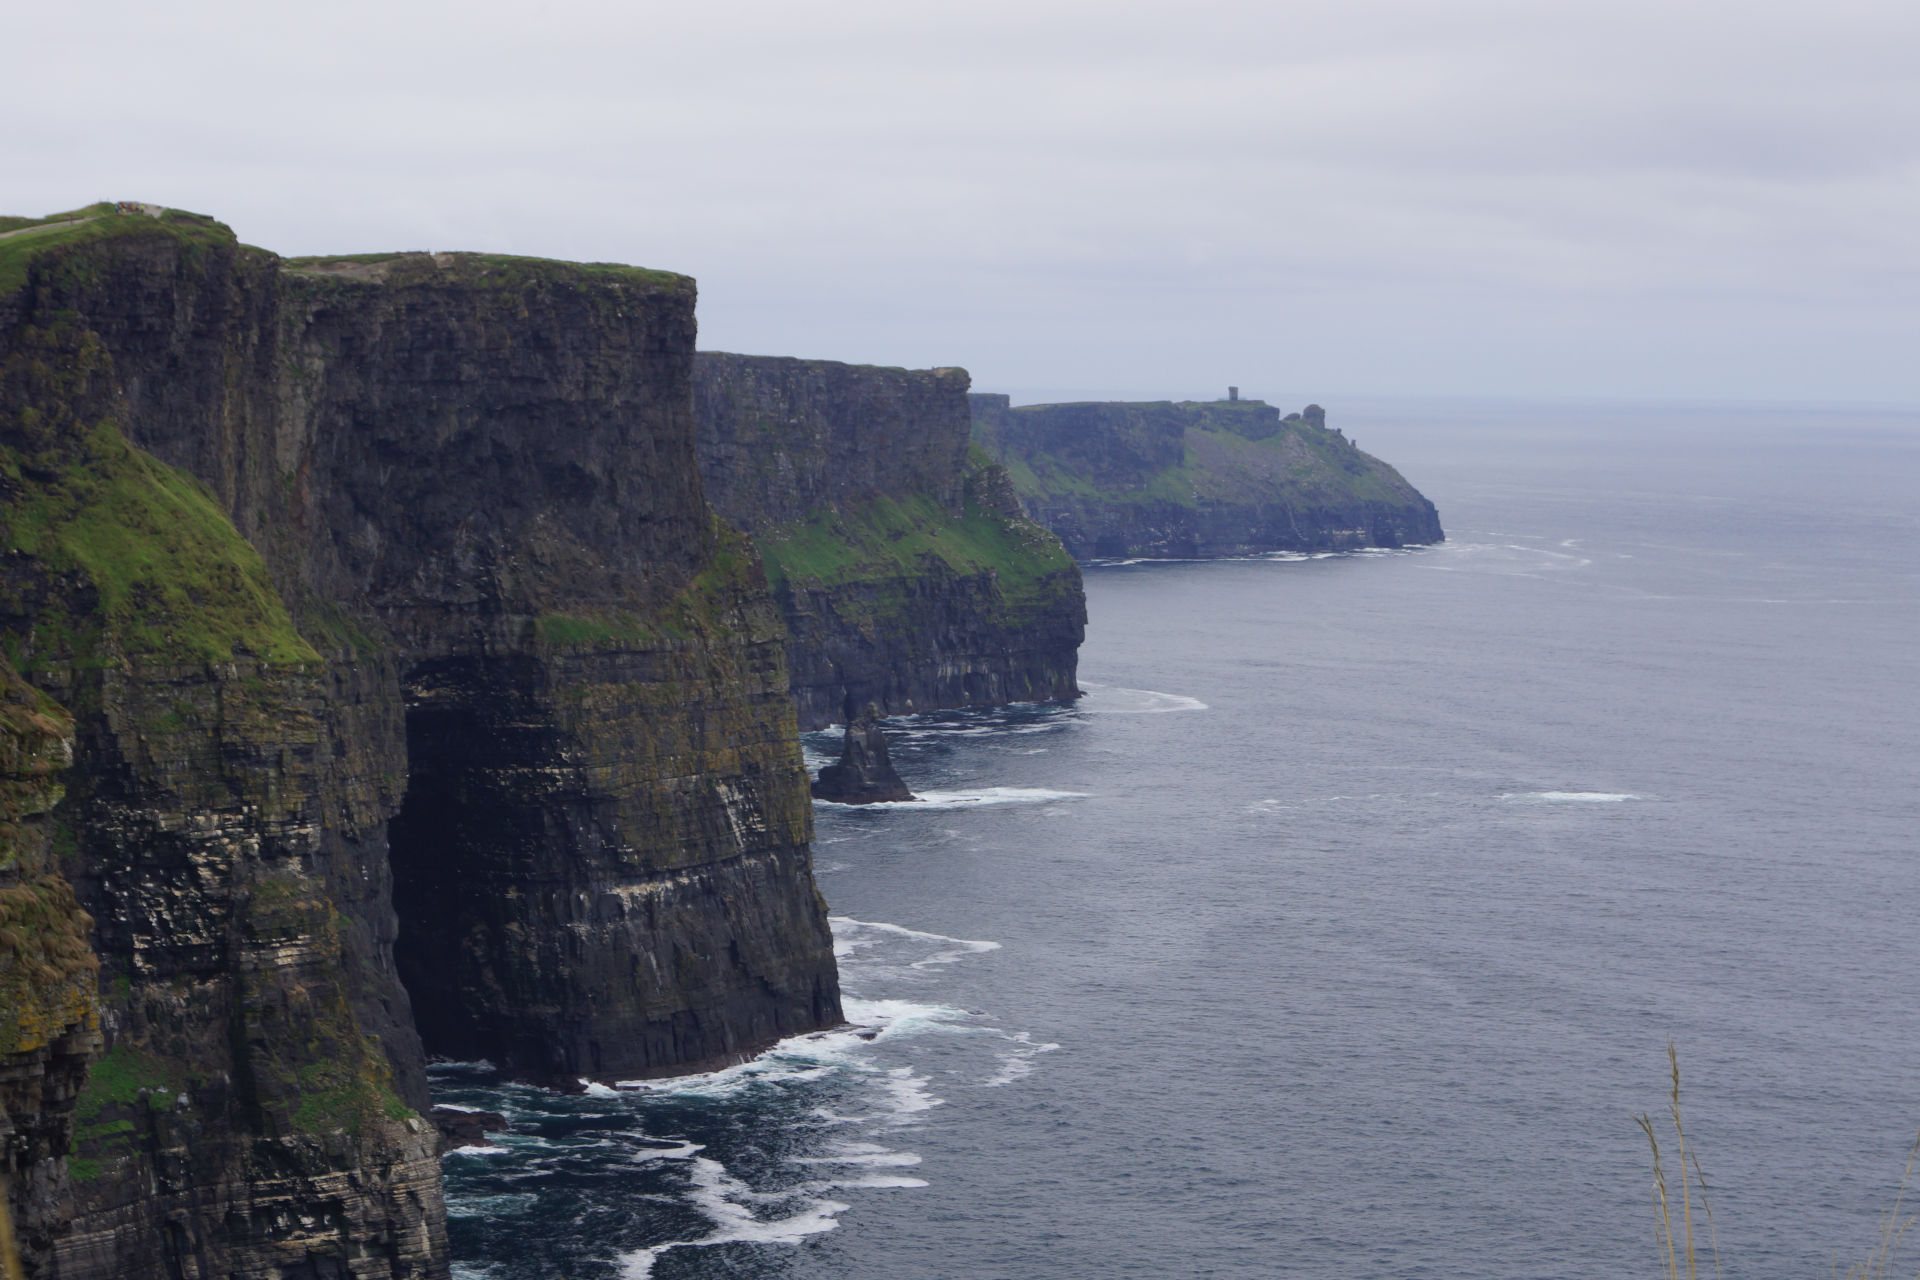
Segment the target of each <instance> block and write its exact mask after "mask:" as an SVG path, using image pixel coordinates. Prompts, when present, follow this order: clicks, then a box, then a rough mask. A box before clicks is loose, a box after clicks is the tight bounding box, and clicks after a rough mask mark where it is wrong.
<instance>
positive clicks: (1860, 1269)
mask: <svg viewBox="0 0 1920 1280" xmlns="http://www.w3.org/2000/svg"><path fill="white" fill-rule="evenodd" d="M1915 1156H1920V1138H1915V1139H1914V1140H1913V1149H1912V1150H1911V1151H1909V1152H1907V1167H1906V1168H1905V1169H1904V1170H1902V1171H1901V1173H1900V1190H1899V1191H1897V1192H1896V1193H1894V1197H1893V1208H1891V1209H1889V1210H1887V1211H1886V1212H1885V1213H1883V1214H1881V1215H1880V1247H1879V1248H1878V1249H1875V1250H1874V1251H1873V1252H1872V1253H1870V1254H1868V1255H1867V1258H1866V1261H1864V1262H1856V1263H1854V1264H1853V1265H1852V1266H1850V1267H1848V1268H1847V1280H1886V1274H1887V1269H1888V1268H1889V1267H1891V1266H1892V1265H1893V1255H1894V1254H1895V1253H1896V1252H1897V1251H1898V1250H1899V1248H1900V1241H1901V1238H1902V1237H1904V1236H1905V1235H1906V1234H1907V1228H1908V1227H1911V1226H1912V1225H1913V1222H1914V1217H1915V1215H1913V1214H1908V1215H1907V1216H1906V1217H1904V1218H1903V1217H1901V1216H1900V1211H1901V1209H1902V1208H1904V1207H1905V1205H1906V1199H1907V1180H1908V1179H1910V1178H1911V1177H1913V1161H1914V1157H1915ZM1834 1271H1835V1272H1836V1274H1837V1273H1838V1271H1839V1268H1838V1267H1835V1268H1834Z"/></svg>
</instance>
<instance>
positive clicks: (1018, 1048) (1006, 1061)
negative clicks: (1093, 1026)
mask: <svg viewBox="0 0 1920 1280" xmlns="http://www.w3.org/2000/svg"><path fill="white" fill-rule="evenodd" d="M1000 1034H1001V1035H1004V1036H1006V1037H1007V1041H1008V1043H1010V1044H1011V1045H1012V1046H1013V1048H1012V1049H1010V1050H1008V1051H1007V1052H1006V1053H1003V1054H1001V1055H1000V1070H999V1071H997V1072H995V1073H994V1074H993V1077H992V1078H991V1079H989V1080H987V1081H986V1083H985V1084H983V1085H981V1088H983V1089H998V1088H1000V1087H1001V1086H1002V1085H1009V1084H1012V1083H1013V1082H1014V1081H1015V1080H1019V1079H1021V1078H1022V1077H1024V1076H1030V1075H1032V1074H1033V1060H1034V1059H1035V1058H1037V1057H1039V1056H1040V1055H1041V1054H1043V1053H1052V1052H1053V1051H1054V1050H1056V1049H1058V1048H1059V1047H1060V1046H1059V1045H1057V1044H1053V1043H1044V1044H1043V1043H1039V1042H1037V1041H1035V1040H1034V1038H1033V1037H1032V1036H1031V1035H1029V1034H1028V1033H1027V1032H1025V1031H1014V1032H1006V1031H1002V1032H1000Z"/></svg>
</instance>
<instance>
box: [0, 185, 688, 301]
mask: <svg viewBox="0 0 1920 1280" xmlns="http://www.w3.org/2000/svg"><path fill="white" fill-rule="evenodd" d="M157 230H164V231H166V232H167V233H169V234H172V235H174V236H176V237H178V238H180V239H182V240H184V241H187V242H189V243H195V244H216V243H218V244H237V243H238V241H237V239H236V238H235V236H234V234H233V230H232V228H230V227H228V226H227V225H226V224H225V223H222V222H219V221H216V220H215V219H213V218H210V217H208V216H207V215H206V214H202V213H189V212H187V211H186V210H184V209H168V208H163V207H162V206H160V205H157V204H143V203H140V202H137V201H112V200H102V201H100V202H99V203H98V204H90V205H87V206H86V207H85V208H81V209H69V210H67V211H65V212H63V213H51V214H48V215H46V216H45V217H41V218H24V217H14V216H0V297H4V296H5V295H7V294H9V293H12V292H13V291H14V290H16V289H18V288H20V287H21V286H22V285H24V284H26V282H27V264H28V263H29V262H31V261H32V260H33V258H34V257H36V256H37V255H39V254H41V253H43V252H45V251H47V250H49V249H56V248H59V249H70V248H75V247H78V246H81V245H86V244H90V243H95V242H98V241H102V240H110V239H113V238H115V237H119V236H135V235H150V234H152V233H154V232H155V231H157ZM281 261H282V263H283V267H284V269H285V270H287V271H289V272H292V273H293V274H295V275H299V276H304V277H308V278H319V279H331V280H339V281H346V282H358V283H366V284H396V285H406V284H426V283H453V284H460V285H466V286H469V287H474V288H486V289H518V288H524V287H525V286H527V285H539V284H557V285H584V284H599V285H616V286H624V287H626V288H630V289H639V290H643V291H645V292H649V293H653V292H669V293H682V292H685V293H691V292H692V291H693V289H694V282H693V278H692V277H691V276H684V275H680V274H678V273H676V272H672V271H655V270H651V269H649V268H647V267H630V266H626V265H623V264H621V263H617V262H563V261H560V260H558V259H553V258H526V257H518V256H516V255H513V254H507V253H425V252H420V251H409V252H393V253H356V254H334V255H325V254H322V255H318V256H313V257H301V258H284V259H282V260H281Z"/></svg>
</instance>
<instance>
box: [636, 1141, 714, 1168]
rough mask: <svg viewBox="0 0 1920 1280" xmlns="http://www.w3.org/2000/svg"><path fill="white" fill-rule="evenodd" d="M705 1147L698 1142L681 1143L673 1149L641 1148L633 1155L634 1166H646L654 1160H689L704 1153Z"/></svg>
mask: <svg viewBox="0 0 1920 1280" xmlns="http://www.w3.org/2000/svg"><path fill="white" fill-rule="evenodd" d="M705 1150H706V1147H704V1146H702V1145H701V1144H700V1143H698V1142H682V1143H681V1144H680V1145H678V1146H674V1147H643V1148H642V1149H641V1150H639V1151H636V1152H634V1153H633V1162H634V1163H635V1164H648V1163H651V1162H652V1161H655V1160H691V1159H692V1158H693V1157H695V1156H697V1155H699V1154H700V1153H701V1152H702V1151H705Z"/></svg>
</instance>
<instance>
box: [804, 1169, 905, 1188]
mask: <svg viewBox="0 0 1920 1280" xmlns="http://www.w3.org/2000/svg"><path fill="white" fill-rule="evenodd" d="M814 1185H816V1186H818V1187H819V1188H820V1189H821V1190H822V1191H830V1190H833V1189H834V1188H837V1187H847V1188H850V1189H853V1190H863V1191H864V1190H884V1189H889V1188H908V1187H924V1186H926V1185H927V1180H926V1179H925V1178H903V1177H900V1176H899V1175H897V1174H888V1173H876V1174H872V1175H870V1176H868V1177H865V1178H835V1179H833V1180H831V1181H829V1182H821V1183H816V1184H814Z"/></svg>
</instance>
